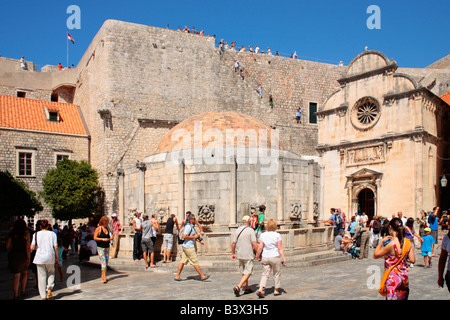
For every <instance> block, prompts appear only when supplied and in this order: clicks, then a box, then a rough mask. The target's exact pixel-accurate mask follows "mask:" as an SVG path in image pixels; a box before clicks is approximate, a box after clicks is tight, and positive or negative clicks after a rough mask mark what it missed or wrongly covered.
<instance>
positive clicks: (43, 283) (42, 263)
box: [31, 220, 59, 300]
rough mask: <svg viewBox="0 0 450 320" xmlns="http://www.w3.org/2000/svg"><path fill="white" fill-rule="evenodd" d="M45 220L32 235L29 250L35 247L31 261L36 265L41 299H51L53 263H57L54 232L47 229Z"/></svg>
mask: <svg viewBox="0 0 450 320" xmlns="http://www.w3.org/2000/svg"><path fill="white" fill-rule="evenodd" d="M48 227H49V224H48V221H47V220H41V221H40V231H38V232H37V233H36V234H35V236H34V237H33V241H32V243H31V250H35V249H36V255H35V257H34V260H33V263H34V264H36V266H37V273H38V288H39V294H40V296H41V298H42V300H47V299H52V298H53V296H52V289H53V287H54V286H55V265H57V264H58V263H59V259H58V243H57V239H56V234H55V233H54V232H53V231H49V230H48Z"/></svg>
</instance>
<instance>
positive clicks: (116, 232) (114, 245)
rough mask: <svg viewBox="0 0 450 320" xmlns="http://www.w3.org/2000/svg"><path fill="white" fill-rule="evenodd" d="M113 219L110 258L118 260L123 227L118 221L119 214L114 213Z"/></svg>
mask: <svg viewBox="0 0 450 320" xmlns="http://www.w3.org/2000/svg"><path fill="white" fill-rule="evenodd" d="M111 219H112V228H111V232H112V240H111V247H110V254H109V257H110V258H111V259H115V258H117V254H118V252H119V239H120V233H121V232H122V231H123V227H122V224H121V223H120V221H119V219H117V213H115V212H114V213H113V214H112V215H111Z"/></svg>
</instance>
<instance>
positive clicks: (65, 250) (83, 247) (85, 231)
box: [6, 214, 120, 300]
mask: <svg viewBox="0 0 450 320" xmlns="http://www.w3.org/2000/svg"><path fill="white" fill-rule="evenodd" d="M118 226H120V222H118V220H117V215H116V214H113V221H112V225H110V223H109V218H107V217H102V218H101V219H100V221H99V222H98V224H97V226H96V227H95V226H94V224H92V223H85V224H80V226H79V227H78V228H76V227H75V225H72V224H69V225H65V226H64V227H63V228H62V229H61V228H60V226H59V225H58V224H57V223H56V224H54V225H53V226H52V225H50V224H49V222H48V220H45V219H44V220H39V221H37V222H36V224H35V226H33V225H32V224H29V225H27V223H26V222H25V220H24V219H21V218H19V219H17V220H16V221H15V222H14V225H13V227H12V228H11V230H10V231H9V233H8V236H7V242H6V249H7V251H8V269H9V271H10V272H11V273H12V274H13V284H12V287H13V299H14V300H16V299H23V298H25V297H26V296H27V292H26V290H25V289H26V284H27V280H28V273H29V272H30V271H31V273H32V274H33V275H34V280H35V288H37V289H38V291H39V295H40V297H41V298H42V299H43V300H47V299H52V298H53V295H52V290H53V288H54V286H55V282H56V280H57V279H56V278H57V274H59V279H60V281H61V282H62V281H63V278H64V277H63V269H62V266H63V260H66V259H67V258H68V257H69V256H75V257H76V256H78V263H81V262H82V261H83V260H86V259H89V257H90V256H92V255H98V256H99V259H100V261H101V266H102V267H101V279H102V281H103V282H104V283H106V282H107V279H106V269H107V263H108V260H109V250H110V247H112V249H113V251H112V254H113V255H117V250H114V249H117V248H116V247H115V246H112V243H114V239H117V236H118V230H117V228H118ZM110 230H114V231H115V234H114V235H113V234H112V233H111V232H110ZM117 243H118V242H117Z"/></svg>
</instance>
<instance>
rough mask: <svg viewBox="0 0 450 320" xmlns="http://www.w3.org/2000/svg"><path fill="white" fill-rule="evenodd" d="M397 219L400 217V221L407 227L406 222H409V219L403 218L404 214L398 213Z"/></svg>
mask: <svg viewBox="0 0 450 320" xmlns="http://www.w3.org/2000/svg"><path fill="white" fill-rule="evenodd" d="M397 217H399V218H400V220H402V223H403V226H405V225H406V221H407V220H408V219H406V218H405V217H404V216H403V213H402V212H401V211H399V212H397Z"/></svg>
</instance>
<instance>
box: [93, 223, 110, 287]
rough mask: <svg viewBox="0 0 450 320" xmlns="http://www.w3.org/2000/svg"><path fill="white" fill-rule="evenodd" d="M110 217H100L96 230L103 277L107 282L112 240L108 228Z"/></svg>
mask: <svg viewBox="0 0 450 320" xmlns="http://www.w3.org/2000/svg"><path fill="white" fill-rule="evenodd" d="M108 224H109V219H108V217H106V216H103V217H101V218H100V221H99V222H98V227H97V228H96V229H95V231H94V240H95V242H97V253H98V257H99V259H100V264H101V279H102V281H103V283H107V282H108V279H107V278H106V270H107V269H108V261H109V244H110V242H111V232H110V230H109V228H108Z"/></svg>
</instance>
